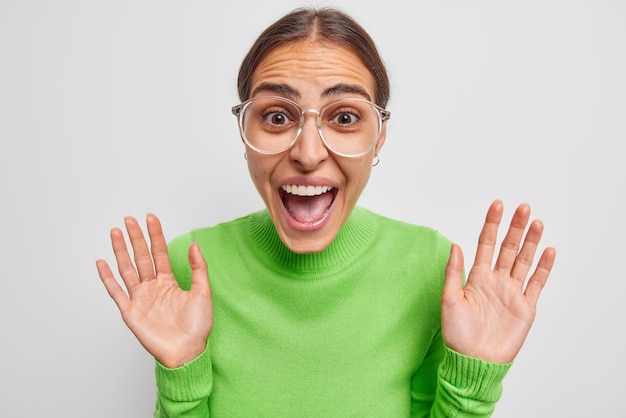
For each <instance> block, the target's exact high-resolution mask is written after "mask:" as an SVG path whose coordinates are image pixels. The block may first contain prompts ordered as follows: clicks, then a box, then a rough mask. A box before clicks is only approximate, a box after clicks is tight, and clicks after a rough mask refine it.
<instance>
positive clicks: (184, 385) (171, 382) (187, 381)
mask: <svg viewBox="0 0 626 418" xmlns="http://www.w3.org/2000/svg"><path fill="white" fill-rule="evenodd" d="M155 375H156V384H157V389H158V391H159V395H160V396H163V397H165V398H167V399H170V400H173V401H181V402H190V401H195V400H198V399H203V398H208V397H209V395H210V394H211V389H212V387H213V369H212V365H211V354H210V350H209V344H208V343H207V346H206V348H205V349H204V352H202V354H200V355H199V356H198V357H196V358H195V359H193V360H192V361H190V362H189V363H185V364H184V365H182V366H180V367H177V368H174V369H170V368H167V367H165V366H164V365H162V364H161V363H159V362H158V361H157V362H156V370H155Z"/></svg>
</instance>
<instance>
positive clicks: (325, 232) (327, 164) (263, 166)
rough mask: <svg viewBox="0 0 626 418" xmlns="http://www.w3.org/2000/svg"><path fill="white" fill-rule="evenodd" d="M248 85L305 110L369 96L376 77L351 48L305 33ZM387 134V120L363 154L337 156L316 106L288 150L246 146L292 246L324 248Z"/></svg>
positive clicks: (281, 50)
mask: <svg viewBox="0 0 626 418" xmlns="http://www.w3.org/2000/svg"><path fill="white" fill-rule="evenodd" d="M251 91H252V95H251V98H254V97H262V96H282V97H285V98H288V99H291V100H293V101H294V102H296V103H298V104H299V105H300V107H301V108H302V109H317V110H319V109H320V108H321V107H322V106H324V105H325V104H326V103H329V102H332V101H335V100H338V99H344V98H361V99H366V100H370V101H371V100H373V98H374V97H375V84H374V78H373V77H372V75H371V73H370V72H369V70H368V69H367V68H366V67H365V66H364V65H363V64H362V63H361V60H360V59H359V57H358V56H357V55H356V54H354V53H353V52H352V51H350V50H349V49H346V48H344V47H341V46H337V45H335V44H329V43H320V42H319V41H309V40H305V41H299V42H294V43H289V44H286V45H285V46H281V47H279V48H277V49H275V50H273V51H272V52H270V53H269V54H268V55H267V56H266V57H265V58H264V59H263V60H262V61H261V62H260V63H259V65H258V66H257V68H256V70H255V71H254V73H253V75H252V83H251ZM385 134H386V123H385V124H384V125H383V127H382V131H381V135H380V139H379V141H378V143H377V145H376V147H374V148H373V149H372V150H371V151H369V152H368V153H366V154H364V155H361V156H359V157H343V156H338V155H336V154H333V153H332V151H330V150H329V149H327V148H326V146H325V145H324V143H323V141H322V139H321V137H320V134H319V132H318V130H317V119H316V115H315V113H306V114H305V121H304V125H303V128H302V132H301V134H300V136H299V137H298V139H297V141H296V142H295V144H294V145H293V147H291V148H290V149H288V150H286V151H284V152H281V153H279V154H273V155H268V154H261V153H258V152H256V151H254V150H253V149H251V148H249V147H247V149H246V152H247V159H248V169H249V171H250V175H251V177H252V181H253V182H254V185H255V186H256V188H257V190H258V191H259V193H260V194H261V197H262V198H263V200H264V202H265V205H266V206H267V209H268V210H269V213H270V216H271V217H272V220H273V221H274V224H275V225H276V228H277V230H278V233H279V235H280V237H281V239H282V241H283V242H284V243H285V245H287V246H288V247H289V248H290V249H291V250H292V251H294V252H297V253H313V252H319V251H322V250H323V249H325V248H326V247H327V246H328V245H329V244H330V243H331V242H332V241H333V239H334V238H335V235H336V234H337V232H338V231H339V229H340V228H341V226H342V225H343V224H344V222H345V221H346V219H347V218H348V216H349V215H350V213H351V212H352V209H353V208H354V206H355V205H356V203H357V200H358V198H359V196H360V194H361V192H362V191H363V188H364V187H365V185H366V184H367V181H368V179H369V176H370V172H371V169H372V161H373V158H374V155H376V154H377V153H378V151H379V150H380V148H381V147H382V145H383V143H384V141H385ZM296 186H297V187H296ZM307 189H308V191H307ZM311 194H314V195H312V196H311Z"/></svg>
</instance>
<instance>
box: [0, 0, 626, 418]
mask: <svg viewBox="0 0 626 418" xmlns="http://www.w3.org/2000/svg"><path fill="white" fill-rule="evenodd" d="M310 4H314V5H328V4H330V3H300V2H294V1H287V0H282V1H280V0H273V1H272V2H257V1H252V0H240V1H223V2H200V1H179V2H174V1H147V0H144V1H132V2H127V1H120V0H114V1H99V2H86V1H81V0H75V1H71V0H58V1H54V2H53V1H34V0H26V1H12V2H9V1H5V0H0V140H1V143H0V179H1V180H0V181H1V182H2V183H1V185H2V189H1V190H2V200H1V207H2V213H1V214H2V216H1V217H0V239H1V240H2V241H1V242H2V248H1V250H0V257H1V262H0V279H1V280H2V289H1V290H0V298H1V302H0V332H1V336H2V337H1V338H2V339H1V343H0V359H1V361H2V365H1V366H0V367H1V369H0V370H1V371H0V376H1V380H0V381H1V382H2V388H1V390H0V415H2V416H6V417H34V416H46V417H92V418H93V417H147V416H151V413H152V408H153V404H154V399H155V388H154V377H153V360H152V358H150V356H149V355H148V354H147V353H145V351H143V349H142V348H141V346H140V345H139V344H138V343H137V341H136V340H135V338H134V336H133V335H132V334H131V333H130V332H129V331H128V330H127V328H126V327H125V325H124V324H123V322H122V321H121V318H120V316H119V313H118V311H117V309H116V307H115V305H114V303H113V302H112V300H110V299H109V297H108V295H107V294H106V292H105V289H104V287H103V286H102V284H101V282H100V281H99V279H98V276H97V274H96V269H95V264H94V262H95V260H96V259H97V258H101V257H104V258H106V259H108V260H109V261H112V259H113V258H112V252H111V249H110V244H109V240H108V232H109V229H110V228H111V227H113V226H119V225H121V224H122V219H123V216H124V215H133V216H137V217H139V218H143V217H144V216H145V214H146V213H147V212H149V211H151V212H155V213H156V214H157V215H159V216H160V217H161V219H162V222H163V224H164V228H165V233H166V236H167V237H168V238H173V237H174V236H175V235H178V234H180V233H183V232H186V231H187V230H189V229H190V228H193V227H199V226H205V225H212V224H215V223H217V222H221V221H225V220H229V219H232V218H234V217H236V216H240V215H244V214H247V213H248V212H250V211H252V210H256V209H259V208H261V207H262V201H261V199H260V198H259V197H258V195H257V194H256V191H255V190H254V188H253V187H252V185H251V182H250V180H249V178H248V174H247V169H246V166H245V161H244V159H243V147H242V145H241V142H240V140H239V137H238V133H237V130H236V124H235V119H234V117H233V116H232V115H231V114H230V107H231V106H232V105H233V104H236V103H237V102H238V99H237V97H236V87H235V84H236V74H237V71H238V66H239V64H240V61H241V59H242V58H243V56H244V54H245V52H246V51H247V49H248V47H249V46H250V45H251V43H252V42H253V40H254V38H255V37H256V36H257V35H258V34H259V32H260V31H261V30H262V29H263V28H264V27H265V26H266V25H268V24H270V23H271V22H272V21H274V20H275V19H276V18H278V17H279V16H281V15H283V14H284V13H286V12H288V11H290V10H291V9H293V8H295V7H297V6H300V5H310ZM334 5H336V6H339V7H341V8H343V9H344V10H346V11H347V12H349V13H350V14H352V15H353V16H354V17H356V18H357V20H358V21H359V22H361V23H362V24H363V25H364V27H365V28H366V29H367V30H368V31H369V32H370V33H371V34H372V36H373V37H374V39H375V40H376V42H377V44H378V46H379V47H380V50H381V54H382V56H383V58H384V60H385V62H386V64H387V65H388V67H389V71H390V74H391V83H392V99H391V101H390V103H389V109H390V110H391V111H392V113H393V117H392V120H391V122H390V126H389V135H388V139H387V143H386V145H385V148H384V149H383V152H382V153H381V163H380V165H379V166H378V167H376V168H375V169H374V171H373V175H372V179H371V182H370V184H369V186H368V188H366V190H365V192H364V194H363V196H362V199H361V202H360V203H361V204H362V205H363V206H366V207H369V208H371V209H373V210H376V211H378V212H380V213H382V214H385V215H388V216H391V217H394V218H398V219H401V220H405V221H409V222H412V223H418V224H426V225H430V226H433V227H435V228H437V229H439V230H440V231H441V232H443V233H444V234H445V235H447V236H448V237H450V238H451V239H453V240H454V241H456V242H458V243H460V244H461V245H462V247H463V248H464V250H465V255H466V261H467V262H468V263H469V262H470V261H471V260H472V258H473V254H474V245H475V241H476V237H477V234H478V232H479V229H480V227H481V225H482V220H483V217H484V213H485V211H486V209H487V207H488V205H489V204H490V203H491V201H492V200H493V199H495V198H501V199H503V201H504V203H505V209H506V216H507V221H508V218H509V217H510V215H511V213H512V211H513V209H514V207H515V206H516V205H517V204H518V203H520V202H523V201H527V202H530V203H531V204H532V205H533V210H534V212H533V213H534V216H536V217H539V218H541V219H542V220H543V221H544V223H545V225H546V231H545V235H544V237H545V239H544V244H545V245H553V246H555V247H556V248H557V252H558V256H557V262H556V266H555V268H554V271H553V274H552V276H551V278H550V281H549V283H548V285H547V287H546V289H545V290H544V293H543V295H542V298H541V300H540V305H539V309H538V315H537V319H536V322H535V326H534V328H533V329H532V331H531V334H530V335H529V337H528V340H527V343H526V345H525V346H524V348H523V350H522V352H521V353H520V355H519V357H518V359H517V360H516V364H515V365H514V367H513V368H512V370H511V372H510V373H509V375H508V376H507V377H506V379H505V381H504V389H505V391H504V395H503V397H502V400H501V402H500V403H499V404H498V407H497V409H496V413H495V415H494V416H496V417H603V418H604V417H624V416H626V412H625V411H626V407H625V406H624V401H623V398H624V391H625V389H626V384H624V376H625V375H626V366H625V364H626V362H624V353H626V346H625V343H624V329H625V326H624V320H625V319H626V317H625V314H624V312H625V311H624V304H623V299H624V294H625V293H626V285H625V282H626V280H625V279H626V278H625V277H624V253H625V250H626V245H625V236H626V226H625V220H624V217H625V211H624V191H625V186H626V184H625V183H626V171H625V169H624V161H623V160H624V155H625V153H624V151H623V142H624V139H625V138H626V121H625V120H626V118H625V116H626V77H625V76H624V74H626V3H624V2H622V1H617V0H616V1H609V0H601V1H566V0H561V1H556V0H547V1H546V0H543V1H538V0H532V1H524V2H522V1H517V2H514V1H495V0H494V1H473V2H466V1H460V0H459V1H418V2H408V1H406V0H386V1H383V2H370V3H367V4H365V2H363V1H361V0H345V1H339V0H338V1H337V2H335V3H334Z"/></svg>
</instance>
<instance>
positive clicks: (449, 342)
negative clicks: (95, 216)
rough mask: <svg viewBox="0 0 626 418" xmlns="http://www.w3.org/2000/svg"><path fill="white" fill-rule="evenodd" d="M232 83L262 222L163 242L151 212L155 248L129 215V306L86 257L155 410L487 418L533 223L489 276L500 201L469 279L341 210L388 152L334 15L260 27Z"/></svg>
mask: <svg viewBox="0 0 626 418" xmlns="http://www.w3.org/2000/svg"><path fill="white" fill-rule="evenodd" d="M238 84H239V95H240V98H241V100H242V103H241V104H240V105H238V106H235V107H233V113H234V114H235V115H236V116H237V119H238V122H239V127H240V132H241V137H242V139H243V141H244V144H245V148H246V158H247V161H248V168H249V171H250V176H251V178H252V181H253V183H254V184H255V186H256V188H257V190H258V192H259V193H260V195H261V197H262V198H263V200H264V203H265V206H266V209H265V210H262V211H259V212H257V213H253V214H250V215H248V216H245V217H243V218H240V219H236V220H234V221H231V222H227V223H224V224H220V225H217V226H214V227H209V228H202V229H197V230H194V231H192V232H190V233H188V234H185V235H182V236H180V237H177V238H176V239H174V240H173V241H172V242H171V243H170V245H169V248H168V246H167V244H166V241H165V239H164V237H163V234H162V230H161V226H160V223H159V221H158V219H157V218H156V217H155V216H154V215H151V214H150V215H148V217H147V228H148V233H149V236H150V241H151V245H150V248H148V245H147V243H146V241H145V239H144V237H143V234H142V232H141V228H140V226H139V224H138V222H137V221H136V220H135V219H133V218H127V219H126V220H125V225H126V229H127V232H128V236H129V239H130V242H131V244H132V248H133V252H134V264H133V261H132V260H131V257H130V255H129V252H128V250H127V247H126V244H125V239H124V236H123V233H122V231H121V230H120V229H117V228H115V229H113V230H112V231H111V241H112V244H113V249H114V252H115V256H116V260H117V264H118V269H119V273H120V275H121V277H122V279H123V281H124V284H125V286H126V288H127V290H128V296H127V295H126V293H125V292H124V291H123V290H122V288H121V287H120V285H119V284H118V283H117V281H116V279H115V278H114V276H113V274H112V272H111V270H110V268H109V266H108V265H107V263H106V262H104V261H102V260H99V261H98V262H97V267H98V272H99V275H100V277H101V279H102V281H103V283H104V285H105V287H106V289H107V290H108V292H109V294H110V295H111V297H112V298H113V300H114V301H115V303H116V304H117V306H118V307H119V309H120V311H121V313H122V317H123V319H124V321H125V322H126V324H127V326H128V327H129V328H130V329H131V330H132V332H133V333H134V334H135V335H136V336H137V338H138V340H139V341H140V343H141V344H142V345H143V346H144V347H145V348H146V350H147V351H148V352H149V353H150V354H151V355H153V356H154V357H155V358H156V360H157V366H156V381H157V388H158V397H157V405H156V410H155V416H185V417H207V416H215V417H228V418H234V417H251V416H261V417H335V416H337V417H345V416H354V417H408V416H416V417H417V416H420V417H421V416H433V417H449V416H455V417H470V416H471V417H476V416H489V415H490V414H491V413H492V411H493V409H494V407H495V403H496V401H497V400H498V399H499V397H500V394H501V381H502V379H503V378H504V376H505V374H506V372H507V370H508V369H509V367H510V365H511V362H512V361H513V359H514V358H515V356H516V354H517V353H518V351H519V350H520V348H521V346H522V344H523V342H524V340H525V338H526V335H527V334H528V331H529V329H530V326H531V324H532V322H533V319H534V315H535V306H536V303H537V299H538V297H539V294H540V291H541V289H542V287H543V286H544V284H545V282H546V280H547V278H548V275H549V272H550V269H551V268H552V265H553V262H554V258H555V251H554V249H552V248H548V249H546V250H545V251H544V252H543V254H542V255H541V257H540V258H539V260H538V263H537V268H536V270H535V271H534V272H533V273H532V274H531V275H530V278H529V280H528V282H527V283H526V278H527V276H528V274H529V270H530V266H531V265H532V263H533V259H534V256H535V251H536V248H537V246H538V243H539V240H540V238H541V233H542V230H543V226H542V223H541V222H540V221H537V220H536V221H533V222H531V223H530V224H529V216H530V208H529V207H528V206H527V205H521V206H519V207H518V208H517V210H516V212H515V214H514V215H513V219H512V221H511V225H510V228H509V230H508V232H507V234H506V236H505V238H504V240H503V243H502V246H501V249H500V253H499V255H498V256H497V260H496V262H495V265H494V267H492V259H493V256H494V250H495V242H496V234H497V230H498V226H499V223H500V220H501V217H502V211H503V209H502V203H501V202H499V201H495V202H494V203H493V204H492V205H491V206H490V208H489V210H488V212H487V216H486V221H485V225H484V227H483V230H482V232H481V234H480V237H479V243H478V250H477V256H476V259H475V262H474V265H473V267H472V269H471V271H470V273H469V276H468V278H467V283H466V285H465V286H464V283H463V282H464V277H463V268H464V261H463V255H462V252H461V250H460V248H459V247H458V246H456V245H454V244H451V243H450V241H448V240H447V239H446V238H445V237H443V236H441V235H440V234H438V233H437V232H435V231H434V230H432V229H430V228H425V227H420V226H414V225H409V224H405V223H402V222H398V221H394V220H391V219H388V218H385V217H382V216H380V215H377V214H374V213H372V212H370V211H368V210H366V209H364V208H361V207H358V206H356V204H357V201H358V198H359V196H360V194H361V192H362V191H363V188H364V187H365V185H366V183H367V181H368V178H369V175H370V172H371V168H372V165H375V164H376V162H377V155H378V152H379V151H380V149H381V147H382V146H383V144H384V143H385V138H386V128H387V123H388V120H389V117H390V113H389V112H388V111H386V110H385V109H384V107H385V105H386V103H387V99H388V96H389V82H388V79H387V73H386V70H385V68H384V65H383V64H382V61H381V59H380V57H379V55H378V52H377V50H376V47H375V45H374V43H373V42H372V40H371V39H370V37H369V36H368V35H367V33H366V32H365V31H364V30H363V29H362V28H361V27H360V26H359V25H358V24H357V23H356V22H354V21H353V20H352V19H351V18H350V17H348V16H346V15H345V14H343V13H341V12H339V11H336V10H332V9H322V10H313V9H300V10H296V11H294V12H292V13H290V14H288V15H286V16H285V17H283V18H282V19H280V20H278V21H277V22H275V23H274V24H273V25H271V26H270V27H269V28H267V29H266V30H265V31H264V32H263V33H262V34H261V35H260V36H259V38H258V39H257V41H256V43H255V44H254V45H253V46H252V48H251V50H250V52H249V53H248V55H247V56H246V57H245V59H244V61H243V63H242V66H241V70H240V74H239V79H238ZM524 234H526V235H525V238H523V236H524ZM522 241H523V242H522ZM168 250H169V251H168ZM209 280H210V287H209ZM181 288H182V289H181Z"/></svg>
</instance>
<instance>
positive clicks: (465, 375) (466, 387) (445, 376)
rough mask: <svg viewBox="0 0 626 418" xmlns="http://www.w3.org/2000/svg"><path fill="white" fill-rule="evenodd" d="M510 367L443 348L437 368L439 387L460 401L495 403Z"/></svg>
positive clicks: (500, 393)
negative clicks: (442, 356) (443, 386)
mask: <svg viewBox="0 0 626 418" xmlns="http://www.w3.org/2000/svg"><path fill="white" fill-rule="evenodd" d="M512 364H513V363H512V362H511V363H505V364H499V363H491V362H488V361H484V360H480V359H477V358H473V357H468V356H465V355H463V354H460V353H458V352H456V351H454V350H451V349H450V348H448V347H446V353H445V356H444V359H443V361H442V362H441V364H440V366H439V376H440V382H441V384H443V385H445V386H447V387H446V388H445V389H446V392H448V391H449V392H453V393H456V394H457V395H460V399H467V400H469V399H472V400H476V401H480V402H486V403H495V402H497V401H498V399H500V396H501V395H502V380H503V379H504V377H505V376H506V374H507V372H508V371H509V369H510V368H511V365H512Z"/></svg>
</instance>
